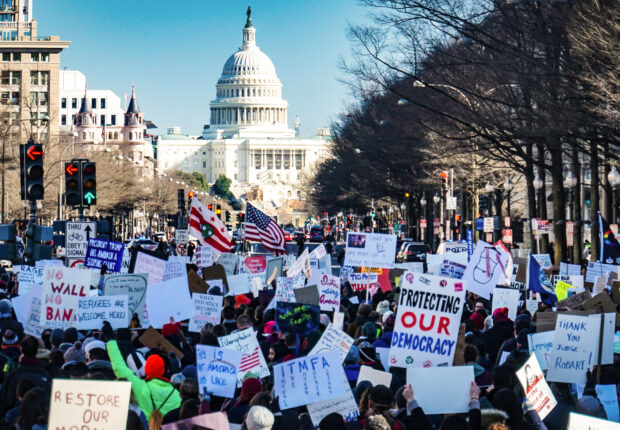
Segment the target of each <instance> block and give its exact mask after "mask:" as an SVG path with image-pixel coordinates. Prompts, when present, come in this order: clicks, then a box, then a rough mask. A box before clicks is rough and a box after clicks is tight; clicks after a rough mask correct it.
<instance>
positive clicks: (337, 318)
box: [334, 312, 344, 330]
mask: <svg viewBox="0 0 620 430" xmlns="http://www.w3.org/2000/svg"><path fill="white" fill-rule="evenodd" d="M334 326H336V328H339V329H341V330H342V328H343V327H344V312H334Z"/></svg>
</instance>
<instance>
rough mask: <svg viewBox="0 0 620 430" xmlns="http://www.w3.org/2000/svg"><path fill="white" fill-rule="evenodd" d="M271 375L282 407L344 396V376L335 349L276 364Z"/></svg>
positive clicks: (292, 406)
mask: <svg viewBox="0 0 620 430" xmlns="http://www.w3.org/2000/svg"><path fill="white" fill-rule="evenodd" d="M273 377H274V390H275V395H276V397H278V399H279V404H280V409H282V410H283V409H289V408H294V407H297V406H302V405H307V404H309V403H315V402H318V401H326V400H330V399H337V398H340V397H344V396H345V395H346V383H345V381H346V376H345V374H344V368H343V367H342V362H341V361H340V356H339V354H338V352H337V351H330V352H326V353H324V354H319V355H312V356H309V357H302V358H298V359H295V360H289V361H287V362H286V363H282V364H277V365H275V366H274V367H273Z"/></svg>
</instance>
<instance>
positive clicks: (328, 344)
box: [308, 323, 353, 361]
mask: <svg viewBox="0 0 620 430" xmlns="http://www.w3.org/2000/svg"><path fill="white" fill-rule="evenodd" d="M351 345H353V338H352V337H351V336H349V335H348V334H346V333H345V332H344V331H342V330H341V329H339V328H338V327H336V326H335V325H334V324H331V323H330V324H329V325H328V326H327V328H326V329H325V331H324V332H323V334H322V335H321V338H320V339H319V341H318V342H317V343H316V345H314V348H312V350H311V351H310V352H309V353H308V355H317V354H322V353H324V352H327V351H334V350H335V351H338V352H339V353H340V358H341V361H344V359H345V357H346V356H347V354H348V353H349V349H351Z"/></svg>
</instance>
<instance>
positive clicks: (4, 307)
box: [0, 299, 13, 314]
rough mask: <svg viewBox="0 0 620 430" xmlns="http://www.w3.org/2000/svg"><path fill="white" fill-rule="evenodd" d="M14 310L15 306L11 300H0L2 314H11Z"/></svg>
mask: <svg viewBox="0 0 620 430" xmlns="http://www.w3.org/2000/svg"><path fill="white" fill-rule="evenodd" d="M12 309H13V304H12V303H11V301H10V300H9V299H2V300H0V314H10V313H11V310H12Z"/></svg>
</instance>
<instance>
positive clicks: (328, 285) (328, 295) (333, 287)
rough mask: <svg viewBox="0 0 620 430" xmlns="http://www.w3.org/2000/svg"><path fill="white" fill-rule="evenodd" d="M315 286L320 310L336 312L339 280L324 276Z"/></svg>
mask: <svg viewBox="0 0 620 430" xmlns="http://www.w3.org/2000/svg"><path fill="white" fill-rule="evenodd" d="M317 286H318V288H319V306H320V307H321V310H322V311H337V310H338V309H340V278H339V277H338V276H332V275H325V274H324V275H322V276H321V277H320V279H319V282H318V285H317Z"/></svg>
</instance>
